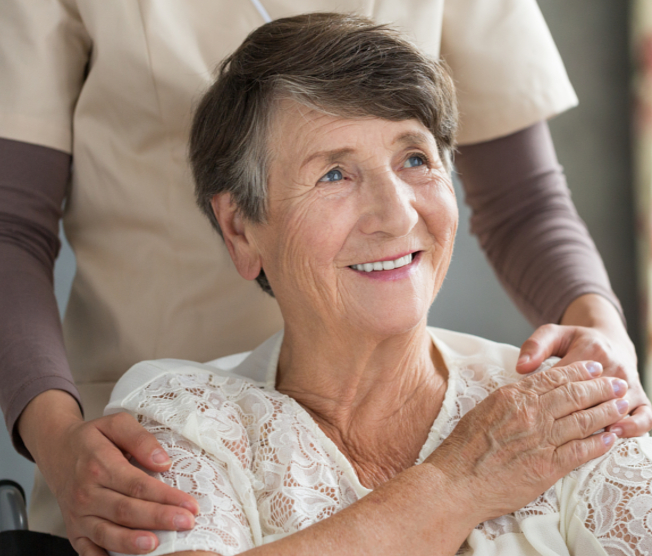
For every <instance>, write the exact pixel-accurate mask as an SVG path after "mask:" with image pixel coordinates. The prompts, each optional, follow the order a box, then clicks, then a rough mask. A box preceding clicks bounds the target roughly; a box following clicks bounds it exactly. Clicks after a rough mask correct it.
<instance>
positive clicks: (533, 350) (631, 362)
mask: <svg viewBox="0 0 652 556" xmlns="http://www.w3.org/2000/svg"><path fill="white" fill-rule="evenodd" d="M561 323H562V325H559V326H558V325H554V324H546V325H544V326H541V327H539V328H538V329H537V330H536V331H535V332H534V333H533V334H532V336H530V338H529V339H528V340H526V341H525V343H524V344H523V346H522V347H521V353H520V357H519V360H518V364H517V366H516V370H517V371H518V372H519V373H529V372H531V371H533V370H535V369H536V368H537V367H539V366H540V365H541V363H543V361H544V360H545V359H547V358H548V357H550V356H553V355H555V356H558V357H561V358H562V359H561V361H559V363H557V365H556V366H558V367H559V366H565V365H569V364H570V363H573V362H575V361H587V360H593V361H598V362H599V363H601V364H602V366H603V367H604V375H605V376H612V377H617V378H621V379H623V380H625V381H626V382H627V384H628V385H629V390H628V392H627V396H626V399H627V401H628V402H629V407H630V410H631V412H632V413H631V415H629V416H626V418H624V419H622V420H620V421H619V422H618V423H615V424H614V425H612V426H611V427H609V430H610V431H611V432H613V433H615V434H616V435H618V436H620V437H624V438H631V437H634V436H640V435H641V434H644V433H646V432H648V431H649V430H650V429H652V407H651V405H650V400H649V399H648V397H647V396H646V395H645V392H644V391H643V387H642V386H641V381H640V378H639V376H638V372H637V369H636V352H635V350H634V345H633V344H632V342H631V340H630V339H629V336H628V335H627V331H626V330H625V327H624V326H623V324H622V321H621V319H620V315H619V314H618V312H617V311H616V309H615V308H614V306H613V305H612V304H611V303H610V302H609V301H607V300H606V299H604V298H603V297H602V296H599V295H594V294H591V295H585V296H582V297H579V298H577V299H576V300H575V301H573V303H571V304H570V306H569V307H568V309H567V310H566V312H565V313H564V316H563V318H562V320H561Z"/></svg>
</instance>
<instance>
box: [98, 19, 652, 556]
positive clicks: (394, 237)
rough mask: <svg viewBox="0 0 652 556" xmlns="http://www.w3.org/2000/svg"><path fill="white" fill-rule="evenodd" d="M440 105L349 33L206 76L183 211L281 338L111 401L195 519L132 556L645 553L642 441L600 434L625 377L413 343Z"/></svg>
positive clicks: (330, 30)
mask: <svg viewBox="0 0 652 556" xmlns="http://www.w3.org/2000/svg"><path fill="white" fill-rule="evenodd" d="M406 69H408V70H409V71H406ZM454 106H455V101H454V93H453V89H452V85H451V81H450V78H449V77H448V76H447V74H446V72H445V70H444V69H443V68H442V67H441V66H440V65H439V64H438V63H436V62H433V61H430V60H428V59H427V58H425V57H423V56H422V55H421V54H420V53H419V52H418V51H417V50H416V48H415V47H413V46H412V45H411V44H410V43H409V42H407V41H405V40H404V39H402V38H401V37H400V36H398V35H397V34H396V33H395V32H394V31H392V30H390V29H388V28H386V27H384V26H375V25H373V24H372V23H371V22H369V21H367V20H366V19H362V18H358V17H353V16H343V15H335V14H313V15H306V16H300V17H295V18H289V19H285V20H278V21H275V22H272V23H269V24H267V25H265V26H263V27H261V28H260V29H258V30H257V31H255V32H254V33H252V34H251V35H250V36H249V37H248V38H247V40H246V41H245V42H244V44H243V45H242V46H241V47H240V48H239V49H238V50H237V51H236V52H235V53H234V54H233V55H232V56H231V57H229V58H228V59H227V60H226V61H225V62H224V64H223V65H222V67H221V71H220V75H219V78H218V80H217V82H216V84H215V85H214V86H213V88H212V89H211V90H210V91H209V92H208V93H207V95H206V96H205V98H204V99H203V101H202V103H201V105H200V107H199V110H198V112H197V115H196V118H195V124H194V128H193V134H192V144H191V157H192V162H193V169H194V172H195V177H196V181H197V198H198V201H199V204H200V206H201V207H202V208H203V210H204V211H205V212H206V213H207V214H208V216H209V218H210V219H211V221H212V222H213V224H214V225H215V227H216V229H217V230H218V231H219V232H220V233H221V234H222V237H223V239H224V241H225V243H226V245H227V248H228V250H229V253H230V255H231V258H232V259H233V262H234V264H235V266H236V268H237V270H238V272H239V273H240V274H241V275H242V277H243V278H245V279H248V280H258V281H259V283H260V284H261V286H262V287H263V288H264V289H265V290H266V291H269V292H270V293H271V292H272V291H273V295H274V296H275V297H276V299H277V300H278V304H279V306H280V308H281V312H282V314H283V318H284V323H285V327H284V330H283V331H282V332H279V333H278V334H276V335H275V336H273V337H272V338H270V339H269V340H268V341H266V342H265V343H263V344H262V345H261V346H259V347H258V348H257V349H256V350H254V351H253V352H251V353H248V354H237V355H235V356H231V357H228V358H225V359H222V360H218V361H216V362H214V363H213V364H208V365H201V364H198V363H192V362H184V361H174V360H164V361H151V362H144V363H140V364H138V365H136V366H135V367H133V368H132V369H131V370H130V371H129V372H128V373H127V374H126V375H125V376H124V377H123V378H122V379H121V380H120V382H119V383H118V385H117V386H116V389H115V390H114V393H113V396H112V400H111V403H110V405H109V406H108V408H107V412H108V413H115V412H129V413H131V414H132V415H134V416H136V417H137V418H138V419H139V420H140V422H141V423H142V424H143V425H144V426H145V427H146V428H147V429H148V430H149V431H151V432H152V433H154V435H155V436H156V438H157V439H158V440H159V442H160V443H161V445H162V446H163V447H164V448H165V449H166V451H167V453H168V454H169V456H170V458H171V460H172V466H171V468H170V470H169V471H167V472H165V473H162V474H159V475H157V477H158V478H160V479H161V480H162V481H164V482H166V483H168V484H170V485H174V486H175V487H177V488H180V489H181V490H185V491H186V492H188V493H190V494H192V495H193V496H195V497H196V498H197V501H198V503H199V508H200V510H199V514H198V516H197V517H196V520H195V526H194V528H193V529H192V530H190V531H185V532H157V533H156V536H155V535H154V534H153V533H146V534H140V533H137V532H136V531H134V535H140V537H139V540H140V544H139V546H141V547H142V552H143V553H145V552H148V551H151V549H154V547H155V546H156V549H155V552H154V554H171V553H178V554H191V553H192V552H188V551H205V552H204V554H220V555H222V556H227V555H229V556H230V555H232V554H239V553H245V552H246V553H248V554H249V553H251V554H284V555H287V554H316V553H318V554H347V555H348V554H363V553H364V554H367V553H369V552H373V553H374V554H411V555H412V554H437V555H446V554H449V555H452V554H456V553H459V554H487V555H488V554H496V553H503V554H510V555H524V556H525V555H530V554H559V555H562V554H568V553H573V554H578V555H583V554H585V555H589V554H592V555H593V554H621V555H629V554H631V555H634V554H643V553H649V552H650V551H652V536H651V535H650V528H649V518H650V517H651V516H652V502H651V501H652V495H650V482H651V481H652V446H651V445H650V441H649V439H647V438H639V439H632V440H619V441H618V442H616V437H615V435H614V434H612V433H609V432H602V431H601V429H604V428H605V427H608V426H609V425H611V424H614V423H616V422H618V421H619V420H620V419H621V418H622V416H623V415H624V414H626V412H627V409H628V403H627V401H625V400H624V399H622V397H623V396H624V395H625V393H626V390H627V384H626V383H625V382H624V381H622V380H619V379H612V378H604V377H601V376H600V375H601V372H602V369H601V367H600V365H599V364H596V363H575V364H572V365H569V366H566V367H559V368H545V369H541V370H540V372H538V373H535V374H533V375H531V376H528V377H526V378H525V379H523V380H518V375H517V373H516V371H515V365H516V359H517V355H518V350H517V349H516V348H512V347H510V346H505V345H500V344H495V343H493V342H489V341H487V340H483V339H481V338H475V337H472V336H468V335H465V334H459V333H453V332H449V331H445V330H436V329H432V328H428V327H427V326H426V321H427V313H428V310H429V308H430V305H431V303H432V301H433V300H434V298H435V297H436V295H437V293H438V291H439V289H440V287H441V285H442V282H443V280H444V277H445V275H446V272H447V269H448V265H449V263H450V259H451V256H452V251H453V243H454V238H455V232H456V229H457V220H458V215H457V205H456V200H455V196H454V193H453V188H452V185H451V177H450V172H451V168H450V166H451V162H450V152H451V150H452V148H453V146H454V131H455V121H456V113H455V108H454ZM550 366H551V365H547V367H550ZM607 501H608V504H607ZM126 517H127V518H129V516H126ZM126 521H129V520H128V519H126ZM134 544H136V541H135V540H134ZM196 553H197V552H194V554H196Z"/></svg>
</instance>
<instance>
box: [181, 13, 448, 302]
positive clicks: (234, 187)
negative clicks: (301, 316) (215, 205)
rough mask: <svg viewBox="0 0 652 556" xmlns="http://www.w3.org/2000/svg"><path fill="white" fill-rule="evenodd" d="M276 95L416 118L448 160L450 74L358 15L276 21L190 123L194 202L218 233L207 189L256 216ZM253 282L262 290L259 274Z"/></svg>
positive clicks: (352, 111) (356, 112)
mask: <svg viewBox="0 0 652 556" xmlns="http://www.w3.org/2000/svg"><path fill="white" fill-rule="evenodd" d="M282 98H283V99H285V98H290V99H293V100H295V101H297V102H299V103H301V104H304V105H306V106H307V107H310V108H314V109H317V110H319V111H321V112H325V113H328V114H332V115H336V116H341V117H344V118H361V117H370V116H372V117H377V118H383V119H386V120H393V121H402V120H408V119H416V120H418V121H419V122H421V123H422V124H423V125H424V126H425V127H426V128H428V129H429V130H430V132H431V133H432V134H433V136H434V138H435V141H436V142H437V148H438V150H439V155H440V157H441V159H442V161H444V164H445V165H446V166H447V167H448V166H450V160H451V153H452V150H453V148H454V145H455V131H456V127H457V109H456V104H455V91H454V87H453V82H452V79H451V78H450V76H449V75H448V73H447V72H446V70H445V69H444V68H443V66H442V64H441V63H440V62H437V61H435V60H431V59H430V58H428V57H427V56H425V55H424V54H422V53H421V52H420V51H419V50H418V49H417V47H416V46H414V45H413V44H412V43H410V42H409V41H407V40H406V39H405V38H403V37H402V36H401V35H400V34H399V33H398V32H397V31H395V30H393V29H391V28H389V27H387V26H386V25H376V24H375V23H373V22H372V21H371V20H369V19H367V18H364V17H360V16H356V15H344V14H337V13H313V14H306V15H300V16H296V17H288V18H284V19H278V20H276V21H272V22H270V23H267V24H265V25H263V26H262V27H259V28H258V29H256V30H255V31H253V32H252V33H251V34H250V35H249V36H248V37H247V38H246V39H245V41H244V42H243V43H242V45H241V46H240V47H239V48H238V49H237V50H236V51H235V52H234V53H233V54H231V55H230V56H229V57H228V58H226V59H225V60H224V61H223V62H222V63H221V64H220V66H219V72H218V77H217V81H216V82H215V83H214V84H213V86H212V87H211V88H210V89H209V90H208V92H207V93H206V94H205V95H204V97H203V99H202V100H201V102H200V104H199V107H198V109H197V112H196V113H195V117H194V120H193V125H192V131H191V135H190V162H191V165H192V171H193V175H194V178H195V183H196V187H195V193H196V196H197V202H198V204H199V206H200V208H201V209H202V210H203V211H204V213H206V215H207V216H208V218H209V219H210V221H211V223H212V224H213V226H214V227H215V229H216V230H217V231H218V232H219V233H220V234H221V233H222V232H221V230H220V226H219V224H218V222H217V219H216V218H215V215H214V213H213V209H212V206H211V200H212V198H213V196H214V195H215V194H217V193H222V192H229V193H230V194H231V198H232V200H233V202H234V203H235V204H236V207H237V210H239V211H240V213H241V214H242V216H243V217H244V218H246V219H248V220H250V221H253V222H263V221H264V220H265V214H266V208H267V202H266V201H267V173H268V165H269V147H268V145H267V139H268V136H269V131H270V130H269V126H270V122H271V120H272V116H273V111H274V107H275V106H276V101H278V100H279V99H282ZM257 281H258V283H259V284H260V285H261V287H262V288H263V290H265V291H266V292H268V293H270V294H272V291H271V288H270V286H269V282H268V281H267V278H266V277H265V274H264V272H262V271H261V274H260V276H258V278H257ZM272 295H273V294H272Z"/></svg>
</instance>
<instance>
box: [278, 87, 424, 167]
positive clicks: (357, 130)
mask: <svg viewBox="0 0 652 556" xmlns="http://www.w3.org/2000/svg"><path fill="white" fill-rule="evenodd" d="M270 140H271V145H270V147H271V149H272V151H276V152H275V153H274V154H275V155H277V156H274V158H277V159H278V155H280V158H285V157H286V156H289V157H291V158H292V160H293V161H294V162H298V163H299V166H305V165H306V164H308V163H310V162H312V161H314V160H317V159H321V160H323V161H325V162H332V161H333V160H335V159H341V158H342V157H344V156H347V155H349V156H350V155H354V154H355V152H356V150H358V149H365V148H369V147H371V146H377V147H379V148H380V147H385V148H387V149H391V150H394V149H400V148H404V147H410V146H412V147H421V148H424V149H432V150H433V151H435V152H436V151H437V145H436V141H435V138H434V137H433V135H432V133H431V132H430V130H428V129H427V128H426V127H425V126H424V125H423V124H422V123H421V122H419V121H418V120H415V119H411V120H400V121H392V120H386V119H383V118H378V117H374V116H366V117H360V118H350V117H344V116H338V115H335V114H328V113H326V112H323V111H320V110H317V109H314V108H311V107H308V106H305V105H303V104H301V103H299V102H296V101H292V100H284V101H282V102H281V103H279V106H278V109H277V110H276V111H275V115H274V117H273V119H272V125H271V129H270Z"/></svg>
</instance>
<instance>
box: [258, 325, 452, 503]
mask: <svg viewBox="0 0 652 556" xmlns="http://www.w3.org/2000/svg"><path fill="white" fill-rule="evenodd" d="M426 330H427V332H428V334H429V335H430V338H431V339H432V342H433V344H434V345H435V347H436V348H437V350H438V351H439V353H440V354H441V357H442V359H443V361H444V364H445V365H446V371H447V374H448V378H447V384H446V394H445V395H444V400H443V402H442V406H441V409H440V410H439V413H438V414H437V417H435V420H434V421H433V423H432V425H431V427H430V430H429V432H428V436H427V438H426V441H425V442H424V444H423V446H422V447H421V450H420V451H419V455H418V457H417V459H416V461H415V462H414V465H419V464H421V463H423V461H424V460H425V459H426V458H427V457H428V456H429V455H430V454H431V453H432V452H433V451H434V449H435V447H436V446H437V445H438V444H439V443H440V442H441V433H442V430H443V429H444V425H445V424H446V423H447V422H448V421H449V419H450V416H451V414H452V409H453V407H454V405H455V390H456V383H457V371H456V368H457V366H456V364H455V357H454V353H453V352H452V350H450V349H449V348H448V346H447V345H446V344H445V343H444V342H442V341H441V340H439V338H437V336H436V335H435V333H434V330H433V329H431V328H430V327H427V328H426ZM282 343H283V332H282V331H281V332H279V333H278V334H277V337H276V342H275V344H274V346H273V347H272V350H271V352H270V355H269V361H268V364H267V370H266V373H265V390H268V391H272V392H274V393H276V394H277V395H279V396H283V397H284V398H286V399H287V400H288V401H289V403H290V404H291V405H292V407H293V408H294V410H295V412H296V415H297V417H298V418H299V419H300V420H301V421H302V423H303V424H304V425H305V426H306V427H308V428H309V429H310V430H311V431H312V433H313V434H314V435H315V437H316V438H318V439H319V440H320V441H321V443H322V446H323V447H324V449H325V450H326V452H327V453H328V455H329V456H330V457H331V458H332V459H333V460H334V461H335V462H336V463H337V465H338V466H339V467H340V469H341V470H342V472H343V473H344V474H345V475H346V476H347V478H348V479H349V481H350V483H351V485H352V486H353V487H354V489H355V492H356V495H357V496H358V497H359V498H362V497H363V496H365V495H367V494H369V493H370V492H371V491H372V490H373V489H369V488H367V487H365V486H364V485H363V484H362V483H361V482H360V479H359V477H358V474H357V472H356V471H355V468H354V467H353V465H352V464H351V462H350V461H349V459H348V458H347V457H346V456H345V455H344V454H343V453H342V452H341V451H340V449H339V448H338V447H337V444H335V442H333V441H332V440H331V439H330V438H329V436H328V435H327V434H326V433H325V432H324V431H323V430H322V429H321V427H320V426H319V425H318V424H317V422H316V421H315V420H314V419H313V418H312V416H311V415H310V413H308V411H306V409H305V408H304V407H303V406H302V405H301V404H300V403H299V402H297V401H296V400H295V399H294V398H292V397H290V396H288V395H286V394H283V393H281V392H279V391H278V390H276V388H275V386H276V374H277V371H278V360H279V356H280V353H281V345H282Z"/></svg>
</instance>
